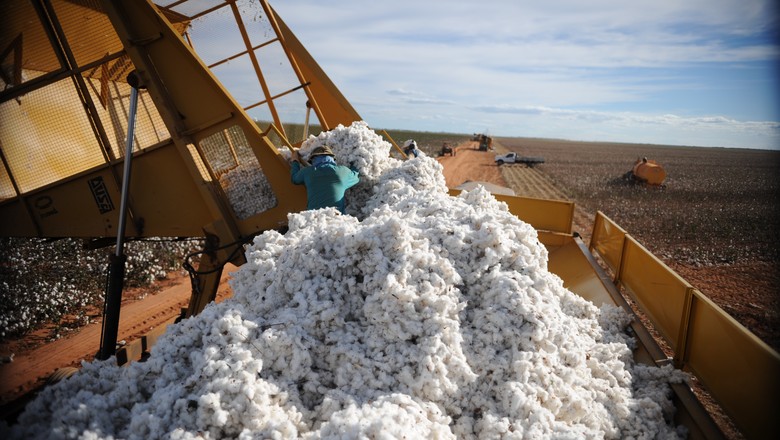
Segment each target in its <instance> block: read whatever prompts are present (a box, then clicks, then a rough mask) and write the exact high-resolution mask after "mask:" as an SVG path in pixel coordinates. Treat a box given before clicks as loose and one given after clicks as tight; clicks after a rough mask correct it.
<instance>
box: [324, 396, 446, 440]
mask: <svg viewBox="0 0 780 440" xmlns="http://www.w3.org/2000/svg"><path fill="white" fill-rule="evenodd" d="M449 423H450V420H449V418H448V417H446V416H444V415H443V414H441V411H440V410H439V409H438V408H437V407H436V406H435V405H431V404H429V403H425V402H418V401H416V400H414V399H412V398H410V397H409V396H406V395H402V394H391V395H389V396H384V397H381V398H379V399H377V400H376V401H374V402H373V403H370V404H368V403H366V404H363V405H361V406H360V407H356V406H355V405H350V406H347V407H346V408H345V409H344V410H341V411H338V412H335V413H333V414H332V415H331V416H330V417H329V420H328V422H327V423H325V424H323V425H322V427H321V428H320V430H319V432H318V435H317V437H318V438H344V439H362V438H408V439H413V438H420V439H422V438H440V439H448V438H451V439H454V438H456V437H455V436H454V435H453V434H452V432H451V431H450V429H449V426H448V425H449Z"/></svg>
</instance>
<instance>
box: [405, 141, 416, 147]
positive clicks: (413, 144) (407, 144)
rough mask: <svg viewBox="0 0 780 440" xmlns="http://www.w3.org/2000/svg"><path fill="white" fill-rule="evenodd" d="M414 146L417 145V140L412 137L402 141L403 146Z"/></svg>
mask: <svg viewBox="0 0 780 440" xmlns="http://www.w3.org/2000/svg"><path fill="white" fill-rule="evenodd" d="M416 146H417V142H415V141H414V139H409V140H408V141H406V142H404V148H409V147H416Z"/></svg>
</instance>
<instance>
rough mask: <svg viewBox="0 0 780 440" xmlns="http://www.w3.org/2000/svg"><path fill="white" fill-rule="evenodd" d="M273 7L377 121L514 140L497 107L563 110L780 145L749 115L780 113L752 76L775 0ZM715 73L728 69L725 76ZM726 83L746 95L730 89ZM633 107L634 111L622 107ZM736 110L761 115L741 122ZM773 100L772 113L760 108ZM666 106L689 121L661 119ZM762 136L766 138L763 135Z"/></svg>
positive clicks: (776, 116) (771, 49) (551, 113)
mask: <svg viewBox="0 0 780 440" xmlns="http://www.w3.org/2000/svg"><path fill="white" fill-rule="evenodd" d="M274 7H275V8H276V9H277V10H278V11H279V13H280V14H281V15H282V17H283V18H284V19H285V20H286V22H287V23H288V24H289V25H290V27H291V28H292V29H293V31H294V32H295V33H296V35H298V37H299V38H300V39H301V40H302V42H303V43H304V45H305V46H306V47H307V48H308V49H309V51H310V52H311V53H312V54H313V55H314V57H315V59H317V60H318V62H319V63H320V64H321V65H322V66H323V68H324V70H325V71H326V72H327V73H328V75H329V76H330V77H331V78H332V79H333V80H334V82H335V83H336V84H337V86H338V87H339V88H340V89H341V90H342V91H343V92H344V93H345V95H346V96H347V98H348V99H349V100H350V101H352V102H353V104H354V105H355V106H356V108H357V110H358V112H360V113H361V115H363V117H365V118H367V119H368V118H369V117H371V118H375V119H373V120H369V122H370V123H372V124H373V125H381V126H385V127H388V128H390V127H392V124H393V123H399V124H400V123H410V124H416V125H417V126H397V127H395V128H413V129H414V128H421V129H429V130H437V129H439V128H442V129H444V127H437V126H434V125H433V124H434V123H447V122H448V121H450V123H451V124H454V122H452V121H459V122H458V125H457V126H458V127H461V126H463V125H468V124H480V125H481V126H483V128H484V125H492V126H493V127H499V126H503V127H505V129H506V130H507V132H506V134H507V135H514V134H518V132H519V129H518V128H516V127H517V124H514V125H513V124H511V123H510V122H509V121H499V120H497V119H494V120H493V121H492V122H491V121H490V120H489V119H487V116H493V117H499V116H500V115H504V116H509V115H512V114H514V115H521V114H525V115H528V114H530V113H528V112H529V111H531V109H537V112H536V113H533V114H534V115H536V117H539V118H543V117H546V118H555V119H550V120H548V122H550V123H549V124H547V126H548V127H552V126H553V125H554V122H555V121H558V122H560V121H561V120H564V118H568V120H578V121H590V122H591V123H594V122H598V123H601V124H607V123H609V124H618V123H620V124H623V125H629V124H634V125H635V126H636V128H637V129H642V128H644V129H649V127H652V126H653V125H659V126H660V125H663V126H666V127H670V126H674V127H678V128H681V127H685V129H686V130H700V131H702V132H703V131H704V130H708V129H709V130H711V129H714V128H716V129H718V130H720V129H725V127H730V128H728V129H729V130H731V131H733V132H743V133H748V132H749V133H751V138H750V139H751V142H753V143H752V144H751V145H758V144H760V145H761V147H762V148H765V147H766V145H769V147H770V148H772V147H773V145H774V148H780V144H778V143H777V133H776V132H777V127H776V125H774V126H773V125H772V124H776V123H775V122H766V123H764V122H746V121H740V119H743V118H744V116H747V118H745V119H748V118H749V119H753V120H759V121H761V120H766V121H775V120H780V108H779V107H778V105H777V104H776V100H775V101H774V102H773V101H771V100H770V98H767V97H768V96H770V95H771V94H772V93H775V95H774V96H777V94H776V93H777V92H776V91H773V90H766V91H765V92H764V91H760V90H759V91H757V89H755V87H758V86H756V85H751V84H754V83H755V81H754V77H751V76H748V75H750V74H753V75H755V72H756V69H759V68H760V69H765V68H766V67H765V66H766V65H768V64H769V63H770V62H771V61H775V62H778V60H780V50H778V47H777V45H774V44H772V43H771V42H770V41H768V40H767V38H765V35H761V38H756V35H758V33H760V32H764V31H766V30H767V28H768V26H770V25H771V23H772V20H771V19H769V18H767V17H768V16H771V14H770V12H769V10H770V8H771V2H770V1H768V0H746V1H744V0H689V1H685V2H680V1H676V0H660V1H659V0H639V1H633V2H625V1H617V0H593V1H589V2H582V1H579V0H550V1H545V2H537V1H517V0H485V1H482V2H451V1H444V0H429V1H425V2H421V1H415V2H411V1H408V0H399V1H395V2H378V1H369V2H365V1H361V2H358V1H355V0H334V1H330V2H326V3H323V2H315V1H313V0H300V1H295V2H279V4H274ZM771 17H773V16H771ZM758 63H764V64H763V65H761V66H760V67H756V66H757V65H758ZM709 69H711V70H715V69H722V70H721V71H720V73H719V75H720V76H719V77H716V76H715V75H712V76H710V75H709V73H708V70H709ZM740 69H742V71H740ZM761 72H763V71H761ZM741 75H745V76H741ZM763 75H764V76H766V77H771V73H763ZM727 76H728V78H726V77H727ZM732 77H733V79H732ZM727 80H728V81H730V82H728V88H733V89H734V90H737V91H734V90H731V89H729V90H726V89H727V87H726V86H724V85H723V84H724V83H723V81H727ZM718 81H720V82H718ZM750 87H753V88H752V89H751V88H750ZM764 87H766V86H764ZM742 88H744V90H743V89H742ZM696 91H700V93H699V94H698V95H696V94H695V93H693V92H696ZM705 92H706V93H705ZM683 93H689V94H690V95H688V96H694V97H695V98H698V97H700V96H703V95H706V97H707V98H706V102H699V101H697V100H696V99H689V100H688V101H687V102H686V101H685V100H683V99H682V98H679V97H676V96H675V95H678V94H683ZM746 96H753V97H759V98H761V97H765V98H763V99H765V101H764V102H756V103H751V102H749V101H747V99H748V98H746ZM735 99H742V100H743V101H742V102H740V103H739V105H737V104H734V103H732V101H733V100H735ZM613 105H614V106H615V110H613V109H612V107H611V106H613ZM627 106H628V107H630V108H631V109H632V113H631V114H629V115H624V114H623V113H622V112H620V111H618V109H625V108H628V107H627ZM643 106H644V107H646V108H645V110H643V109H642V108H643ZM458 108H461V109H462V110H460V111H459V110H458ZM491 108H492V109H493V111H488V109H491ZM733 108H741V109H745V108H748V109H750V110H751V112H748V111H743V114H742V116H743V118H740V117H737V116H735V115H734V114H731V109H733ZM765 108H771V109H772V111H771V112H769V113H767V112H766V111H764V112H763V113H762V112H760V111H759V110H758V109H765ZM496 109H503V110H502V111H500V112H496ZM509 109H515V110H514V111H509ZM538 109H548V110H546V111H541V110H538ZM552 109H556V110H552ZM583 109H585V110H583ZM587 109H592V110H587ZM477 110H478V111H477ZM521 112H526V113H521ZM662 113H669V114H682V115H685V116H681V117H678V118H679V119H675V118H670V119H669V120H664V118H663V117H662V116H658V115H659V114H662ZM475 118H478V121H479V122H475ZM407 121H408V122H407ZM429 121H430V122H429ZM673 121H677V122H676V124H677V125H673ZM538 122H539V123H540V124H544V121H542V120H540V121H538ZM425 123H427V124H428V125H425V126H422V125H423V124H425ZM513 127H515V128H513ZM451 128H452V127H449V128H448V129H451ZM564 128H565V127H564ZM602 128H605V129H606V128H608V127H606V126H604V127H602ZM496 130H497V129H496ZM586 131H587V127H586V129H585V131H583V133H585V132H586ZM466 132H468V130H466ZM761 133H764V135H765V136H767V137H766V138H765V139H763V140H762V141H761V142H758V143H755V142H754V140H755V137H756V136H759V135H760V134H761ZM767 133H768V134H767ZM573 135H575V137H576V133H575V134H573ZM708 136H709V135H708V134H706V133H705V134H703V137H702V139H705V138H708ZM772 136H774V137H772ZM651 142H652V140H651ZM693 143H695V142H693ZM738 144H740V145H744V143H741V142H738Z"/></svg>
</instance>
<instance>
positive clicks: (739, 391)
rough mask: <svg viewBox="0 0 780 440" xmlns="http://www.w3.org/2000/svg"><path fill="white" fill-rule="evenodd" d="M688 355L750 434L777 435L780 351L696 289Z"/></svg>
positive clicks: (691, 364) (689, 361)
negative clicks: (779, 352)
mask: <svg viewBox="0 0 780 440" xmlns="http://www.w3.org/2000/svg"><path fill="white" fill-rule="evenodd" d="M685 357H686V361H687V364H688V366H689V367H690V369H691V370H692V371H693V372H694V374H696V376H698V377H699V378H700V379H701V381H702V383H704V385H705V386H706V387H707V388H708V389H709V391H710V392H711V393H712V395H713V396H714V397H715V399H716V400H717V401H718V402H719V403H720V404H721V405H722V406H723V408H724V409H725V410H726V411H727V412H728V413H729V414H730V415H731V416H732V418H733V419H734V421H735V422H736V423H737V425H738V426H739V427H740V429H741V430H742V431H743V432H744V433H745V435H746V436H747V438H767V439H769V438H773V439H774V438H778V435H779V434H780V417H778V415H780V355H778V353H777V352H776V351H774V350H772V349H771V348H770V347H769V346H768V345H766V344H765V343H764V342H763V341H761V340H760V339H758V338H757V337H756V336H755V335H753V334H752V333H750V332H749V331H748V330H747V329H746V328H745V327H743V326H742V325H740V324H739V323H738V322H737V321H736V320H734V318H732V317H731V316H729V315H728V314H727V313H726V312H724V311H723V310H722V309H721V308H719V307H718V306H717V305H715V304H714V303H713V302H712V301H711V300H710V299H708V298H707V297H706V296H704V295H703V294H702V293H701V292H699V291H698V290H695V289H694V290H693V301H692V306H691V319H690V328H689V331H688V343H687V351H686V356H685Z"/></svg>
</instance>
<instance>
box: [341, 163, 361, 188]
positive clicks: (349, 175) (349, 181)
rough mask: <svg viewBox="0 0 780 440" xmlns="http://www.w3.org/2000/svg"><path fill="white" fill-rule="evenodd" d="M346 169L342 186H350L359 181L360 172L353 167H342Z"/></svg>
mask: <svg viewBox="0 0 780 440" xmlns="http://www.w3.org/2000/svg"><path fill="white" fill-rule="evenodd" d="M343 168H344V170H345V171H346V172H345V173H343V175H344V187H345V188H351V187H353V186H355V185H357V184H358V182H360V174H358V172H357V170H355V169H353V168H348V167H343Z"/></svg>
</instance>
